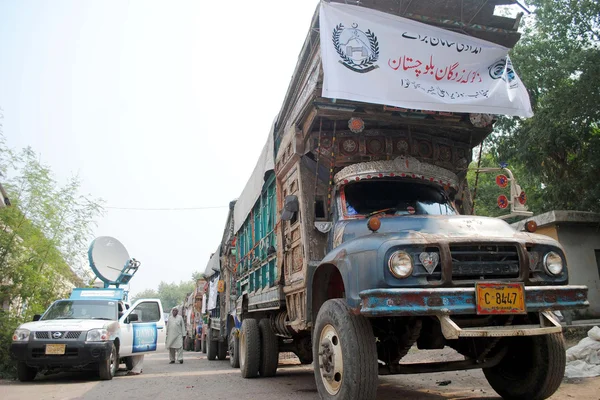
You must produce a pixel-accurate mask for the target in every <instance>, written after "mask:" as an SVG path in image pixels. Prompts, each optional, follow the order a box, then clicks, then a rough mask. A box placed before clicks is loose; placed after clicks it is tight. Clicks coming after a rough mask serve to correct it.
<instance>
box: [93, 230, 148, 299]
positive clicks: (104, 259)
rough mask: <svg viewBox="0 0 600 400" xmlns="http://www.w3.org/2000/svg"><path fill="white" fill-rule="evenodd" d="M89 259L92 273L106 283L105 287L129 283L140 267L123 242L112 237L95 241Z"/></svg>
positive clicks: (102, 237) (104, 237) (101, 237)
mask: <svg viewBox="0 0 600 400" xmlns="http://www.w3.org/2000/svg"><path fill="white" fill-rule="evenodd" d="M88 258H89V262H90V267H91V268H92V271H94V274H96V276H97V277H98V278H99V279H100V280H101V281H102V282H104V287H108V286H109V285H116V286H117V287H118V286H119V285H120V284H126V283H128V282H129V280H130V279H131V277H132V276H133V275H134V274H135V273H136V272H137V269H138V267H139V265H140V263H139V262H138V261H136V260H135V259H132V258H130V257H129V253H128V252H127V249H126V248H125V246H123V244H122V243H121V242H119V241H118V240H117V239H115V238H113V237H110V236H100V237H98V238H96V239H94V241H93V242H92V244H91V245H90V249H89V250H88Z"/></svg>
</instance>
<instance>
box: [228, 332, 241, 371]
mask: <svg viewBox="0 0 600 400" xmlns="http://www.w3.org/2000/svg"><path fill="white" fill-rule="evenodd" d="M239 332H240V331H239V330H237V329H235V328H234V329H233V330H232V331H231V333H230V334H229V364H230V365H231V368H239V367H240V338H239Z"/></svg>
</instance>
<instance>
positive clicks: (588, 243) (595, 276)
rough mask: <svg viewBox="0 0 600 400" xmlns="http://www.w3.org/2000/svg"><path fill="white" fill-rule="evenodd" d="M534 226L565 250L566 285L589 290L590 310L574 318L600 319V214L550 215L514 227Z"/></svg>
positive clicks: (581, 312)
mask: <svg viewBox="0 0 600 400" xmlns="http://www.w3.org/2000/svg"><path fill="white" fill-rule="evenodd" d="M532 220H533V221H535V222H536V223H537V226H538V228H537V232H536V233H539V234H542V235H546V236H550V237H552V238H554V239H556V240H558V242H559V243H560V244H561V245H562V246H563V247H564V249H565V253H566V257H567V265H568V266H569V283H570V284H573V285H586V286H587V287H588V288H589V292H588V299H589V302H590V307H589V308H588V309H587V310H581V311H580V312H577V313H578V314H579V315H576V316H575V317H583V318H600V214H596V213H592V212H585V211H549V212H547V213H544V214H540V215H536V216H534V217H531V218H528V219H526V220H523V221H520V222H518V223H515V224H513V226H514V227H515V228H517V229H520V230H521V229H522V227H523V226H524V224H525V223H526V222H527V221H532Z"/></svg>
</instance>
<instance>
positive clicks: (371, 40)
mask: <svg viewBox="0 0 600 400" xmlns="http://www.w3.org/2000/svg"><path fill="white" fill-rule="evenodd" d="M331 39H332V41H333V47H334V48H335V51H337V53H338V55H339V56H340V58H341V61H340V62H341V63H342V64H343V65H344V66H345V67H346V68H348V69H350V70H352V71H354V72H358V73H361V74H364V73H365V72H369V71H373V70H374V69H376V68H379V66H378V65H376V64H375V63H376V62H377V60H378V59H379V42H378V41H377V36H375V34H374V33H373V32H371V30H370V29H368V30H367V31H366V32H363V31H361V30H360V29H358V24H352V28H345V27H344V24H342V23H339V24H338V25H337V26H336V27H335V28H334V29H333V33H332V37H331Z"/></svg>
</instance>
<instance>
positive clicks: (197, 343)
mask: <svg viewBox="0 0 600 400" xmlns="http://www.w3.org/2000/svg"><path fill="white" fill-rule="evenodd" d="M200 346H202V344H201V343H200V339H194V351H195V352H196V353H197V352H199V351H200Z"/></svg>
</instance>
